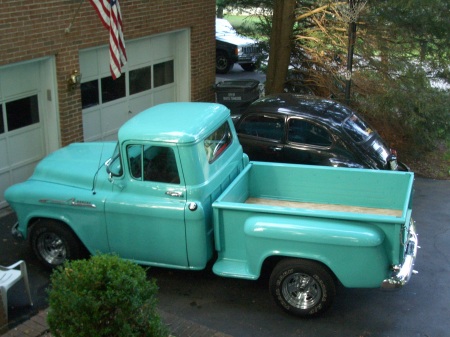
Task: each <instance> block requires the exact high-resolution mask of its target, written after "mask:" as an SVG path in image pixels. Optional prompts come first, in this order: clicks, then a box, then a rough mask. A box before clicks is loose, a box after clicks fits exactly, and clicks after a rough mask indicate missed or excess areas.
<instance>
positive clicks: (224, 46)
mask: <svg viewBox="0 0 450 337" xmlns="http://www.w3.org/2000/svg"><path fill="white" fill-rule="evenodd" d="M261 57H262V53H261V48H260V47H259V45H258V42H257V41H255V40H253V39H251V38H249V37H246V36H242V35H239V34H238V33H237V32H236V31H235V30H234V28H233V26H232V25H231V24H230V23H229V22H228V21H227V20H225V19H217V18H216V73H219V74H226V73H227V72H229V71H230V69H231V68H232V67H233V64H234V63H239V65H240V66H241V67H242V69H244V70H245V71H253V70H255V69H256V64H257V63H258V61H259V60H260V58H261Z"/></svg>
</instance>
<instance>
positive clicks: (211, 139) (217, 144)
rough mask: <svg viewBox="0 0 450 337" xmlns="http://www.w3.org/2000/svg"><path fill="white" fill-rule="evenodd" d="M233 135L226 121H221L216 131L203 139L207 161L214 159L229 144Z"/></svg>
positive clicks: (210, 161)
mask: <svg viewBox="0 0 450 337" xmlns="http://www.w3.org/2000/svg"><path fill="white" fill-rule="evenodd" d="M232 139H233V137H232V134H231V130H230V126H229V125H228V122H225V123H223V124H222V125H221V126H220V127H219V128H218V129H217V130H216V131H214V132H213V133H212V134H210V135H209V136H208V137H207V138H206V139H205V141H204V143H203V145H204V147H205V152H206V156H207V158H208V162H209V163H212V162H213V161H215V160H216V159H217V158H218V157H219V156H220V155H221V154H222V153H223V152H224V151H225V150H226V149H227V148H228V146H229V145H230V144H231V141H232Z"/></svg>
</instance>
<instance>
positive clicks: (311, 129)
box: [288, 119, 333, 146]
mask: <svg viewBox="0 0 450 337" xmlns="http://www.w3.org/2000/svg"><path fill="white" fill-rule="evenodd" d="M288 141H290V142H295V143H302V144H308V145H316V146H330V145H331V143H332V141H333V139H332V137H331V135H330V134H329V133H328V131H327V130H325V129H324V128H322V127H320V126H318V125H316V124H313V123H310V122H307V121H304V120H302V119H291V120H290V121H289V133H288Z"/></svg>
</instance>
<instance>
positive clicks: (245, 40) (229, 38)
mask: <svg viewBox="0 0 450 337" xmlns="http://www.w3.org/2000/svg"><path fill="white" fill-rule="evenodd" d="M216 39H217V40H219V41H223V42H228V43H231V44H234V45H236V46H238V47H243V46H248V45H252V44H256V43H257V42H256V41H255V40H253V39H251V38H249V37H246V36H242V35H233V34H225V33H216Z"/></svg>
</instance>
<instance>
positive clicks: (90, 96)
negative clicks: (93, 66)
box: [81, 80, 100, 109]
mask: <svg viewBox="0 0 450 337" xmlns="http://www.w3.org/2000/svg"><path fill="white" fill-rule="evenodd" d="M99 103H100V101H99V98H98V80H93V81H89V82H85V83H81V106H82V107H83V109H86V108H89V107H91V106H95V105H98V104H99Z"/></svg>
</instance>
